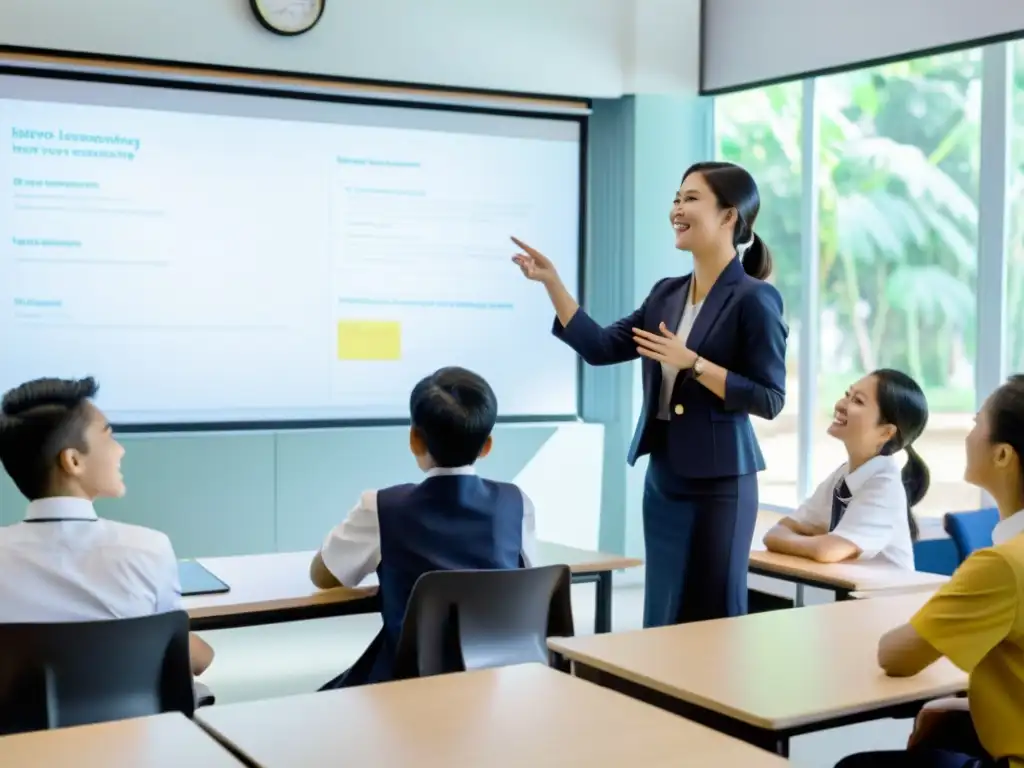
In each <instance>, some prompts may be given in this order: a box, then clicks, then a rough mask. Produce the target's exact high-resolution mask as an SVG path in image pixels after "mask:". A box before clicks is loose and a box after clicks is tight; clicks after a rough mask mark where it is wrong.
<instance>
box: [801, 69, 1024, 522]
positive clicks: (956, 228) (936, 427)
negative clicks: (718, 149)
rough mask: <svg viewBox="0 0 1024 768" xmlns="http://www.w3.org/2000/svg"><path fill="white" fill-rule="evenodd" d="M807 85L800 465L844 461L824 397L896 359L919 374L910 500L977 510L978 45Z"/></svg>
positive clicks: (943, 508) (819, 467)
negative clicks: (970, 438) (808, 263)
mask: <svg viewBox="0 0 1024 768" xmlns="http://www.w3.org/2000/svg"><path fill="white" fill-rule="evenodd" d="M816 94H817V109H818V114H819V119H820V120H821V123H820V130H821V155H820V157H821V164H820V174H821V176H820V179H819V189H820V190H821V209H820V225H821V226H820V251H819V259H820V262H819V264H820V279H821V284H820V291H821V293H820V297H819V301H820V309H821V317H820V330H821V335H820V360H821V368H820V372H819V375H818V381H817V382H816V383H817V399H818V407H817V411H818V413H817V414H815V416H816V419H815V425H814V436H815V437H814V440H815V443H814V451H813V456H814V466H813V474H812V477H813V478H815V479H818V478H822V477H825V476H826V475H827V474H828V473H829V472H830V471H832V470H834V469H835V468H836V467H837V466H839V464H841V463H842V462H843V461H844V460H845V452H844V451H843V448H842V445H841V444H839V443H838V442H837V441H835V440H832V439H831V438H829V437H828V436H827V435H826V434H825V429H826V427H827V426H828V423H829V422H830V421H831V418H832V409H833V404H834V403H835V401H836V399H837V398H838V397H839V396H840V394H841V393H842V392H843V391H844V390H845V388H846V387H847V386H848V385H849V384H850V383H852V382H853V381H855V380H856V379H858V378H859V377H860V376H862V375H864V374H865V373H866V372H870V371H872V370H874V369H876V368H882V367H890V368H898V369H900V370H903V371H905V372H906V373H908V374H910V375H911V376H913V377H914V378H915V379H916V380H917V381H918V382H919V383H920V384H921V385H922V387H923V388H924V390H925V392H926V394H927V396H928V403H929V406H930V410H931V417H930V419H929V424H928V428H927V429H926V431H925V433H924V435H922V437H921V438H920V439H919V440H918V442H917V444H916V447H917V448H918V450H919V452H920V454H921V456H922V458H923V459H924V460H925V462H926V463H928V465H929V467H930V469H931V477H932V482H931V490H930V492H929V493H928V495H927V496H926V497H925V499H924V501H922V502H921V504H919V505H918V506H917V507H916V508H915V512H916V513H917V514H919V515H941V514H943V513H944V512H949V511H954V510H960V509H976V508H977V507H978V506H979V504H980V501H981V498H980V493H979V491H978V489H977V488H974V487H973V486H969V485H967V484H966V483H964V482H963V479H962V478H963V470H964V437H965V436H966V434H967V432H968V431H969V430H970V428H971V422H972V418H973V414H974V411H975V402H974V361H975V337H976V330H975V319H976V311H975V272H976V267H977V241H978V235H977V221H978V210H977V203H978V167H979V155H980V152H981V146H980V135H979V128H980V126H979V112H980V102H981V51H980V49H975V50H971V51H960V52H956V53H951V54H944V55H940V56H927V57H923V58H919V59H915V60H912V61H902V62H897V63H894V64H886V65H884V66H880V67H873V68H870V69H863V70H858V71H855V72H848V73H844V74H840V75H835V76H830V77H823V78H819V79H818V81H817V91H816ZM1015 218H1016V219H1017V220H1019V219H1020V217H1019V216H1017V217H1015ZM1018 240H1019V236H1018ZM1020 251H1021V249H1020V248H1019V247H1018V248H1017V251H1016V252H1017V253H1018V255H1020ZM1022 279H1024V277H1022ZM1010 306H1011V308H1013V309H1012V311H1015V312H1022V311H1024V310H1022V309H1021V307H1020V306H1017V307H1014V305H1013V302H1012V300H1011V304H1010Z"/></svg>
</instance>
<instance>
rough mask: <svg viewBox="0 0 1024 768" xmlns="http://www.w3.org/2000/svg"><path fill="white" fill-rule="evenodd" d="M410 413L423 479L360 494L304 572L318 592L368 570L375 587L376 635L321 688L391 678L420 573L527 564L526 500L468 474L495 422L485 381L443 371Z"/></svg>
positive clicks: (420, 389) (530, 524)
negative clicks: (346, 668)
mask: <svg viewBox="0 0 1024 768" xmlns="http://www.w3.org/2000/svg"><path fill="white" fill-rule="evenodd" d="M410 412H411V418H412V429H411V431H410V438H409V440H410V448H411V450H412V453H413V455H414V456H415V457H416V462H417V464H418V465H419V467H420V469H421V470H423V471H424V472H425V473H426V479H424V480H423V481H422V482H420V483H419V484H415V485H414V484H408V485H398V486H394V487H391V488H385V489H383V490H380V491H367V492H365V493H363V494H362V496H361V498H360V500H359V503H358V504H356V506H355V507H354V508H353V509H352V511H351V512H349V515H348V517H347V519H346V520H345V521H344V522H342V523H341V524H340V525H338V526H337V527H336V528H334V529H333V530H332V531H331V532H330V533H329V534H328V536H327V538H326V540H325V541H324V543H323V546H322V547H321V549H320V552H319V553H318V554H317V555H316V557H315V558H314V559H313V563H312V565H311V570H310V575H311V577H312V579H313V582H314V583H315V584H316V585H317V586H320V587H332V586H337V585H339V584H340V585H343V586H347V587H355V586H357V585H358V584H359V583H360V582H361V581H362V580H363V579H364V578H365V577H366V576H367V575H368V574H370V573H372V572H373V571H376V572H377V575H378V579H379V582H380V591H379V595H380V601H381V613H382V616H383V619H384V628H383V629H382V630H381V634H380V635H379V636H378V637H377V639H375V640H374V643H373V644H372V645H371V646H370V648H369V649H368V650H367V652H366V653H365V654H364V655H363V657H362V658H361V659H360V660H359V661H358V662H357V663H356V665H355V666H354V667H353V668H352V669H351V670H349V671H348V672H346V673H344V674H343V675H341V676H340V677H339V678H336V679H335V680H334V681H332V682H331V683H329V684H328V686H327V687H342V686H351V685H360V684H364V683H369V682H381V681H383V680H387V679H390V678H391V676H392V666H393V663H394V651H395V647H396V644H397V642H398V637H399V634H400V632H401V627H402V619H403V617H404V615H405V609H406V605H407V604H408V601H409V596H410V594H411V592H412V588H413V585H414V584H415V583H416V580H417V579H418V578H419V577H420V576H422V575H423V574H424V573H428V572H430V571H447V570H468V569H472V570H487V569H504V568H517V567H519V566H520V565H527V566H529V565H530V564H531V563H532V562H533V558H534V554H533V553H534V551H535V546H536V545H535V541H534V511H533V505H532V504H531V503H530V500H529V499H528V498H527V497H526V496H525V494H523V492H522V491H520V490H519V488H517V487H516V486H515V485H512V484H510V483H500V482H494V481H491V480H485V479H483V478H481V477H479V476H478V475H477V474H476V472H475V469H474V466H473V465H474V464H475V462H476V460H477V459H478V458H481V457H483V456H486V455H487V454H488V453H489V452H490V450H491V445H492V437H491V432H492V430H493V429H494V423H495V420H496V418H497V401H496V399H495V396H494V392H493V391H492V390H491V388H490V386H489V385H488V384H487V382H486V381H484V380H483V379H482V378H480V377H479V376H477V375H476V374H474V373H472V372H470V371H467V370H464V369H462V368H442V369H441V370H439V371H437V372H436V373H434V374H432V375H431V376H428V377H427V378H425V379H423V381H421V382H420V383H419V384H417V385H416V387H415V389H414V390H413V392H412V396H411V398H410Z"/></svg>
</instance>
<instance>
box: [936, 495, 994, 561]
mask: <svg viewBox="0 0 1024 768" xmlns="http://www.w3.org/2000/svg"><path fill="white" fill-rule="evenodd" d="M998 522H999V510H998V509H996V508H995V507H988V508H986V509H978V510H975V511H973V512H949V513H947V514H946V515H945V516H944V517H943V518H942V527H943V528H945V529H946V533H948V534H949V538H951V539H952V540H953V544H955V545H956V551H957V555H958V557H959V558H960V562H961V563H962V562H963V561H964V560H966V559H967V558H968V557H969V556H970V554H971V553H972V552H974V551H975V550H977V549H984V548H985V547H991V546H992V530H993V529H994V528H995V527H996V523H998Z"/></svg>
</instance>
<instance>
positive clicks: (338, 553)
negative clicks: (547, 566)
mask: <svg viewBox="0 0 1024 768" xmlns="http://www.w3.org/2000/svg"><path fill="white" fill-rule="evenodd" d="M473 474H476V470H475V469H474V468H473V467H472V466H468V467H450V468H440V467H438V468H435V469H431V470H430V471H429V472H427V477H438V476H440V475H473ZM520 493H522V491H520ZM522 555H523V561H524V562H525V563H526V566H527V567H530V566H531V565H532V564H533V563H536V562H537V521H536V515H535V513H534V509H533V502H532V501H530V499H529V497H528V496H527V495H526V494H525V493H523V551H522ZM320 557H321V559H322V560H323V561H324V565H325V566H326V567H327V570H328V571H330V572H331V574H332V575H333V576H334V578H336V579H337V580H338V581H339V582H340V583H341V584H343V585H344V586H346V587H356V586H358V585H359V583H360V582H362V580H363V579H365V578H366V577H367V576H369V575H370V574H371V573H373V572H374V571H376V570H377V566H378V565H380V523H379V522H378V519H377V491H365V492H364V493H363V494H362V496H361V497H360V498H359V502H358V503H357V504H356V505H355V506H354V507H353V508H352V510H351V511H350V512H349V513H348V517H347V518H346V519H345V520H344V521H343V522H342V523H341V524H339V525H338V526H336V527H335V528H334V529H333V530H332V531H331V532H330V533H329V534H327V538H326V539H325V540H324V543H323V546H322V547H321V548H320Z"/></svg>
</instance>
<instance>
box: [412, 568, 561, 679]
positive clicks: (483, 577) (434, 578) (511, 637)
mask: <svg viewBox="0 0 1024 768" xmlns="http://www.w3.org/2000/svg"><path fill="white" fill-rule="evenodd" d="M571 583H572V578H571V574H570V572H569V568H568V566H565V565H548V566H544V567H542V568H516V569H510V570H488V571H433V572H431V573H425V574H424V575H423V576H421V577H420V578H419V579H418V580H417V582H416V585H415V586H414V587H413V591H412V595H411V596H410V598H409V606H408V608H407V609H406V613H405V620H404V621H403V623H402V633H401V637H400V638H399V641H398V648H397V651H396V654H395V679H399V680H401V679H406V678H410V677H427V676H429V675H440V674H445V673H448V672H463V671H466V670H471V669H484V668H487V667H500V666H504V665H508V664H523V663H527V662H541V663H543V664H549V663H550V661H551V654H550V653H549V651H548V648H547V638H548V637H571V636H572V635H573V631H574V630H573V621H572V593H571Z"/></svg>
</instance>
